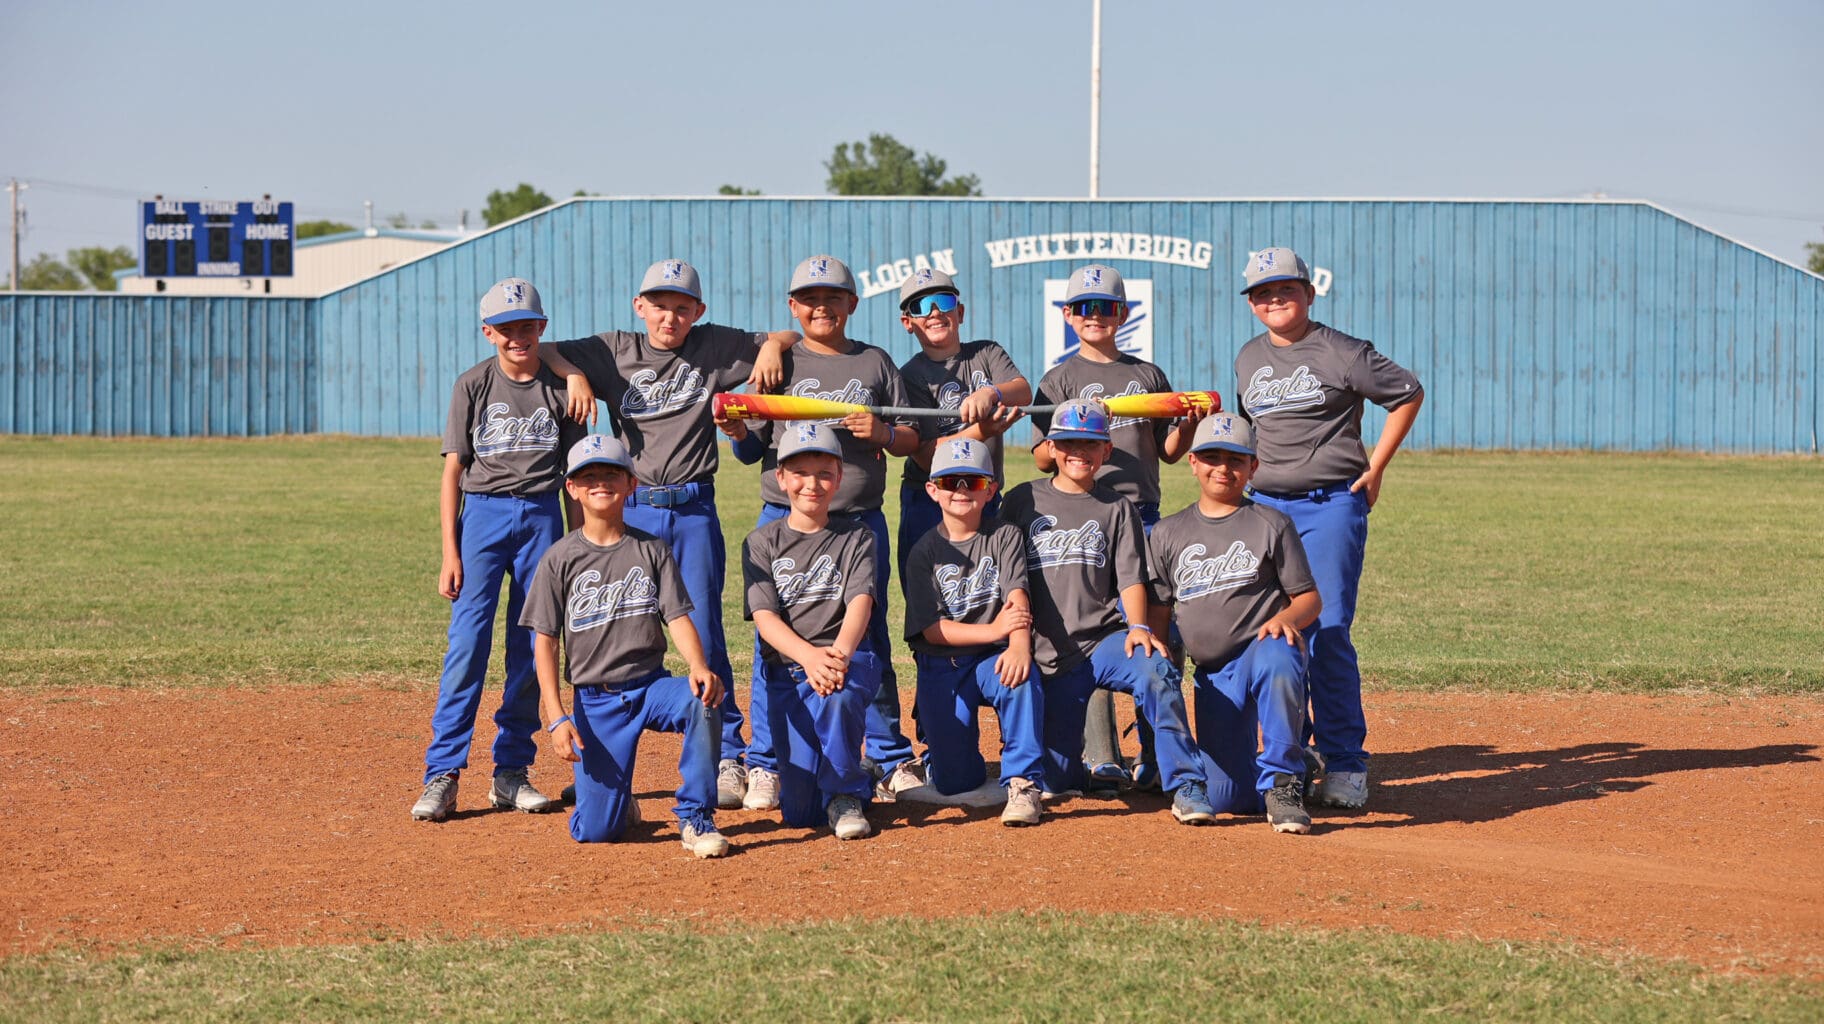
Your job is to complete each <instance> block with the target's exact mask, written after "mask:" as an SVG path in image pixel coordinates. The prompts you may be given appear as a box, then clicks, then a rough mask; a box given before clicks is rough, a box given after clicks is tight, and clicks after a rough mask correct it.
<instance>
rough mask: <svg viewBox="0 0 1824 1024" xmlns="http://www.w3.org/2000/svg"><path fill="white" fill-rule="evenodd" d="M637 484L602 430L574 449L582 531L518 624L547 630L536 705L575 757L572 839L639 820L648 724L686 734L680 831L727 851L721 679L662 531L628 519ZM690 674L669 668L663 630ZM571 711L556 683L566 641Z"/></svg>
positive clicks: (572, 471) (555, 559) (556, 745)
mask: <svg viewBox="0 0 1824 1024" xmlns="http://www.w3.org/2000/svg"><path fill="white" fill-rule="evenodd" d="M636 486H637V484H636V481H635V478H634V474H633V459H632V458H631V457H630V456H629V455H628V453H627V446H626V445H624V444H622V443H621V441H620V439H618V438H614V437H605V436H602V435H600V434H592V435H590V436H588V437H585V438H584V439H583V440H581V441H579V442H578V443H577V444H576V446H575V447H573V448H571V449H570V458H569V470H568V473H567V475H566V479H565V481H564V487H565V489H566V490H567V491H568V492H569V495H570V497H571V498H572V499H573V500H574V501H576V502H577V503H578V504H579V505H581V506H582V509H583V525H582V528H581V529H579V530H576V531H574V532H572V533H571V534H570V535H569V536H568V537H565V538H564V539H563V540H561V541H558V542H557V543H556V544H554V545H552V546H551V550H550V551H547V552H546V553H545V557H544V559H543V560H542V561H541V562H539V565H538V576H537V577H536V578H535V579H534V580H533V581H532V592H531V596H530V600H528V601H527V602H526V612H525V616H524V617H523V618H522V619H521V622H522V624H523V625H524V626H525V627H526V628H528V629H531V630H533V631H535V632H536V633H537V634H538V639H537V641H536V647H535V650H536V654H537V658H538V691H539V705H540V710H541V711H542V712H543V714H544V717H545V718H546V720H548V721H549V723H550V724H549V725H547V726H546V727H545V731H546V732H547V733H548V734H549V735H550V737H551V747H552V749H553V750H554V751H555V752H556V753H557V756H559V757H561V758H563V759H564V760H566V761H572V762H575V763H576V809H575V810H574V811H573V812H572V813H571V815H570V835H571V837H572V838H574V839H575V840H576V841H577V842H581V843H605V842H612V841H614V840H615V839H618V838H619V837H620V836H622V835H623V834H624V833H625V832H626V830H627V826H628V825H630V824H633V823H635V822H637V821H639V808H638V805H637V804H635V803H634V800H633V771H634V763H635V759H636V755H637V754H638V752H639V741H640V734H641V733H642V732H644V731H647V730H650V731H653V732H676V733H683V735H684V744H683V747H684V749H683V753H682V754H681V755H680V756H679V757H678V774H679V775H680V776H681V781H680V783H679V785H678V791H677V803H676V804H675V805H674V806H673V808H672V810H673V813H675V814H676V815H677V818H678V836H679V839H680V841H681V842H682V844H683V846H684V849H685V850H687V851H689V852H690V853H691V854H692V855H694V856H697V857H721V856H724V855H726V854H727V853H728V841H727V840H726V839H724V838H723V837H722V834H721V833H720V832H718V831H716V822H715V812H716V760H717V755H718V753H719V748H720V747H721V739H722V737H721V717H722V716H721V711H720V710H719V709H720V707H721V703H722V680H721V679H719V678H717V677H716V674H715V672H714V671H713V670H712V669H711V668H710V667H709V659H708V656H707V654H706V653H705V652H704V650H703V642H702V640H701V639H700V638H699V637H698V635H697V628H696V626H695V625H694V624H693V623H692V621H691V618H690V611H691V602H690V595H689V594H688V593H687V592H686V590H685V588H684V578H683V576H682V575H681V574H679V572H678V566H677V563H676V562H675V561H674V560H673V559H672V557H671V549H670V548H669V546H667V545H666V544H665V543H664V542H663V541H661V540H659V539H658V538H657V537H654V536H652V535H651V534H649V533H646V532H644V531H642V530H639V529H637V528H635V527H632V526H630V525H628V524H627V523H626V521H625V515H624V508H625V504H626V501H627V496H628V495H630V494H632V493H633V491H634V488H635V487H636ZM667 628H669V629H670V630H671V638H672V642H673V643H674V644H676V645H677V648H678V653H679V654H680V655H681V656H682V657H683V659H684V663H685V665H686V666H688V669H689V673H690V674H689V675H688V676H671V675H667V674H666V672H665V632H664V630H665V629H667ZM560 643H561V645H562V648H563V655H564V668H563V678H564V679H565V680H567V681H568V682H569V683H570V686H571V703H572V710H571V712H570V713H569V714H565V713H564V705H563V699H562V696H561V694H560V692H559V688H558V663H557V656H558V648H559V645H560Z"/></svg>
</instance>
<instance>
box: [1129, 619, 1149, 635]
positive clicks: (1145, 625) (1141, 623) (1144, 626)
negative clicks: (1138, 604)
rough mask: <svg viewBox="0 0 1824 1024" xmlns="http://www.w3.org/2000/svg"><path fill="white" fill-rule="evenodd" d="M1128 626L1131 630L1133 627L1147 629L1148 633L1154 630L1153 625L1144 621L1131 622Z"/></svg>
mask: <svg viewBox="0 0 1824 1024" xmlns="http://www.w3.org/2000/svg"><path fill="white" fill-rule="evenodd" d="M1127 628H1128V629H1130V630H1131V629H1143V630H1145V631H1147V632H1148V633H1151V632H1152V631H1153V627H1151V626H1149V625H1147V624H1146V623H1144V622H1130V623H1128V624H1127Z"/></svg>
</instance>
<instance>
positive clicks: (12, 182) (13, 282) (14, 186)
mask: <svg viewBox="0 0 1824 1024" xmlns="http://www.w3.org/2000/svg"><path fill="white" fill-rule="evenodd" d="M28 187H29V186H27V185H23V184H21V183H20V181H19V179H18V178H10V179H8V180H7V183H6V190H7V191H8V192H10V193H12V200H13V216H12V225H13V275H12V277H11V278H9V279H8V284H9V285H10V286H11V288H10V290H12V291H15V292H16V291H18V290H19V193H21V192H23V191H25V190H26V189H27V188H28Z"/></svg>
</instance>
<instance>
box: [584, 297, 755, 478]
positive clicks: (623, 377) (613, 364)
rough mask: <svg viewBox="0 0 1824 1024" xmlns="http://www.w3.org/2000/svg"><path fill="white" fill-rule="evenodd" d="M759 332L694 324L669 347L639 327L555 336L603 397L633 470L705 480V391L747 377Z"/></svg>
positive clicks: (712, 462)
mask: <svg viewBox="0 0 1824 1024" xmlns="http://www.w3.org/2000/svg"><path fill="white" fill-rule="evenodd" d="M764 341H766V335H765V334H756V333H752V332H749V331H741V330H736V329H735V328H733V327H723V326H720V325H718V324H698V325H696V326H694V327H692V328H691V329H690V333H689V334H686V335H685V336H684V341H683V343H682V344H680V345H679V346H678V347H677V348H675V349H670V350H667V349H662V348H658V347H655V346H654V345H653V344H652V339H651V338H650V337H648V336H647V334H646V332H645V331H637V332H635V331H604V332H602V333H601V334H598V335H595V336H594V337H592V338H579V339H577V340H575V341H560V342H558V343H557V351H558V353H559V354H561V355H562V356H563V357H564V358H565V359H568V360H570V361H571V362H572V363H575V364H576V368H577V369H579V370H581V371H583V376H584V377H587V378H588V380H589V386H590V387H592V388H594V389H595V392H596V394H597V395H599V396H600V397H602V398H603V399H605V400H606V401H607V402H608V409H609V412H610V414H611V416H612V417H613V420H614V424H615V427H616V430H617V431H618V432H619V433H620V435H621V437H622V438H623V439H624V440H626V442H627V450H628V451H629V452H630V453H632V455H633V474H634V476H636V477H638V478H639V481H640V483H643V484H653V485H670V484H688V483H696V482H704V481H711V480H714V479H715V476H716V466H717V465H718V464H719V460H720V447H719V445H718V438H717V435H716V425H715V421H714V419H713V418H712V417H711V415H710V403H709V399H710V396H711V395H713V394H715V393H716V392H718V391H733V390H734V389H735V388H738V387H740V386H741V385H742V384H745V383H746V382H747V377H748V374H749V373H751V372H753V368H754V357H755V356H756V355H758V354H759V351H760V345H761V343H762V342H764Z"/></svg>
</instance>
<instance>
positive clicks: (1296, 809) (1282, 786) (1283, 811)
mask: <svg viewBox="0 0 1824 1024" xmlns="http://www.w3.org/2000/svg"><path fill="white" fill-rule="evenodd" d="M1267 824H1269V825H1271V826H1273V831H1275V832H1290V833H1292V834H1294V835H1301V836H1302V835H1304V834H1305V833H1307V832H1309V831H1311V815H1309V814H1307V813H1305V800H1304V796H1303V792H1302V789H1301V786H1300V783H1299V779H1298V776H1296V775H1285V774H1278V775H1275V776H1273V788H1272V789H1269V790H1267Z"/></svg>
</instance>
